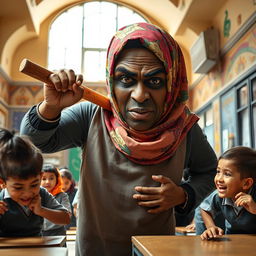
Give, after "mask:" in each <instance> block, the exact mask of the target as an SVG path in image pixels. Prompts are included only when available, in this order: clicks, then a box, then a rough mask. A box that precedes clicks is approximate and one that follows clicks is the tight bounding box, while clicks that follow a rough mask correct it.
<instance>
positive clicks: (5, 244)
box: [0, 236, 66, 253]
mask: <svg viewBox="0 0 256 256" xmlns="http://www.w3.org/2000/svg"><path fill="white" fill-rule="evenodd" d="M65 242H66V237H65V236H42V237H0V249H1V248H13V247H62V246H64V244H65ZM1 253H2V251H1Z"/></svg>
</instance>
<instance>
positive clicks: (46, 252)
mask: <svg viewBox="0 0 256 256" xmlns="http://www.w3.org/2000/svg"><path fill="white" fill-rule="evenodd" d="M0 255H3V256H4V255H5V256H21V255H26V256H68V249H67V248H59V247H48V248H11V249H1V250H0Z"/></svg>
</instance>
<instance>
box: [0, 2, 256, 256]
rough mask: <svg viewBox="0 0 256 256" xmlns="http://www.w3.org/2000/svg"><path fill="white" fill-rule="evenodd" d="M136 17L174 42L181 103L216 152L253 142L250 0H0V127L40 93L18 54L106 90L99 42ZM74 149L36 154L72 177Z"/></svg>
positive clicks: (253, 17)
mask: <svg viewBox="0 0 256 256" xmlns="http://www.w3.org/2000/svg"><path fill="white" fill-rule="evenodd" d="M137 21H145V22H149V23H152V24H155V25H157V26H159V27H162V28H163V29H165V30H166V31H167V32H169V33H170V34H171V35H172V36H173V37H174V39H175V40H176V41H177V42H178V44H179V45H180V46H181V49H182V52H183V55H184V57H185V63H186V69H187V77H188V83H189V100H188V105H189V107H190V109H191V110H192V111H193V112H195V113H196V114H197V115H198V116H199V117H200V120H199V124H200V126H201V128H202V129H203V131H204V133H205V134H206V135H207V138H208V141H209V142H210V144H211V146H212V147H213V148H214V150H215V152H216V154H217V155H220V154H221V153H222V152H224V151H225V150H226V149H228V148H230V147H232V146H236V145H244V146H249V147H252V148H256V72H255V71H256V1H255V0H215V1H212V0H140V1H136V0H113V1H112V0H111V1H110V0H109V1H95V0H90V1H87V0H85V1H81V0H62V1H59V0H3V1H1V8H0V127H5V128H8V129H10V130H14V131H16V132H19V127H20V122H21V120H22V118H23V116H24V114H25V113H26V112H27V111H28V109H29V108H30V107H31V106H33V105H35V104H38V103H39V102H41V101H42V99H43V82H42V81H39V80H37V79H35V78H32V77H31V76H28V75H26V74H24V73H22V72H20V64H21V62H22V61H23V60H24V59H28V60H31V61H32V62H34V63H37V64H39V65H40V66H42V67H45V68H47V69H49V70H51V71H53V70H56V69H60V68H72V69H74V70H75V71H76V72H78V73H82V74H83V75H84V77H85V81H86V82H85V85H86V86H87V87H89V88H91V89H93V90H95V91H97V92H99V93H101V94H104V95H107V91H106V89H105V56H106V50H107V45H108V43H109V41H110V39H111V36H112V35H113V34H114V33H115V31H116V30H117V29H118V28H120V27H122V26H124V25H127V24H130V23H133V22H137ZM80 153H81V151H80V149H78V148H75V149H69V150H65V151H61V152H57V153H54V154H45V155H44V157H45V161H46V162H48V163H52V164H54V165H56V166H67V167H69V169H70V170H71V171H72V173H73V175H74V178H75V180H76V181H78V180H79V168H80V164H81V162H80ZM181 233H182V231H181ZM74 234H75V233H74V231H73V232H70V234H69V239H71V243H70V244H69V246H70V251H69V256H71V255H74V254H73V253H74V240H75V237H74ZM183 235H184V234H183ZM49 253H50V252H49ZM32 254H33V252H31V255H32ZM42 255H43V254H42ZM47 255H50V254H47ZM53 255H54V254H53ZM56 255H57V254H56Z"/></svg>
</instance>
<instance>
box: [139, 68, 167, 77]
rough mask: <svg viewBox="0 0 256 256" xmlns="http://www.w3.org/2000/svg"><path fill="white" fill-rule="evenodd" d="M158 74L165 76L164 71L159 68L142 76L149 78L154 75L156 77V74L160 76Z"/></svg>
mask: <svg viewBox="0 0 256 256" xmlns="http://www.w3.org/2000/svg"><path fill="white" fill-rule="evenodd" d="M160 73H164V74H166V72H165V69H164V68H159V69H156V70H153V71H150V72H148V73H147V74H144V76H145V77H150V76H154V75H157V74H160Z"/></svg>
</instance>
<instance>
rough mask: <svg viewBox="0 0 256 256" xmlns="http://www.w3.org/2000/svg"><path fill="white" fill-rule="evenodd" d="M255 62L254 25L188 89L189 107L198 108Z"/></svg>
mask: <svg viewBox="0 0 256 256" xmlns="http://www.w3.org/2000/svg"><path fill="white" fill-rule="evenodd" d="M255 63H256V25H254V26H253V27H252V28H251V29H250V30H249V31H247V33H246V34H245V35H244V36H243V37H242V38H241V39H240V40H239V41H238V42H237V43H236V45H235V46H234V47H233V48H232V49H231V50H230V51H229V52H228V53H227V54H226V55H225V56H224V57H223V58H222V59H221V61H220V63H219V64H217V65H216V67H215V68H214V69H213V70H212V71H211V72H209V73H208V74H207V75H206V76H205V77H204V78H203V79H202V80H201V81H200V82H199V83H198V84H197V85H196V86H194V87H193V88H191V89H190V95H191V102H190V106H191V109H192V110H194V111H196V110H198V109H199V108H200V107H201V106H203V105H204V104H205V103H206V102H207V101H209V99H210V98H211V96H212V95H214V94H216V93H217V92H218V91H220V90H222V89H223V88H225V86H226V85H227V84H229V83H230V82H232V81H234V80H235V79H237V78H238V77H239V75H241V74H242V73H243V72H245V71H246V70H247V69H248V68H250V67H251V66H252V65H253V64H255Z"/></svg>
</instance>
